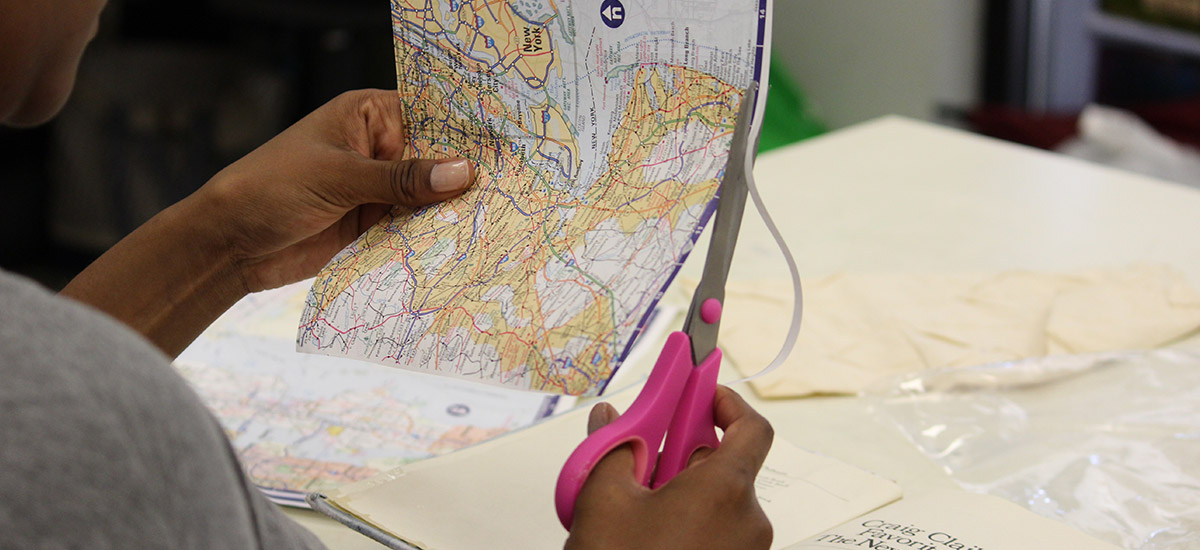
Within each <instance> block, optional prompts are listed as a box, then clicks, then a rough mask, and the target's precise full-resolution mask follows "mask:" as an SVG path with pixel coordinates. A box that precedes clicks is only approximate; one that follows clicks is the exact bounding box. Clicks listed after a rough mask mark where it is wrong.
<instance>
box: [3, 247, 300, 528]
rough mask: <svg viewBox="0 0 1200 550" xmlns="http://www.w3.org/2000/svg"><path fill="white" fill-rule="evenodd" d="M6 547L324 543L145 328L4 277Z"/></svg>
mask: <svg viewBox="0 0 1200 550" xmlns="http://www.w3.org/2000/svg"><path fill="white" fill-rule="evenodd" d="M0 311H2V312H3V317H2V318H0V499H2V501H0V548H52V549H58V548H220V549H236V548H320V547H321V544H320V542H318V541H317V540H316V538H315V537H313V535H312V534H311V533H309V532H308V531H306V530H305V529H303V528H301V527H300V526H299V525H297V524H296V523H294V522H293V521H291V520H290V519H289V518H287V517H286V516H285V515H283V514H282V513H281V512H280V511H279V510H278V509H277V508H276V507H275V505H274V504H272V503H271V502H270V501H268V500H267V499H266V498H264V497H263V495H262V494H261V493H260V492H259V491H258V490H257V489H255V488H254V487H253V486H252V485H250V483H249V482H248V481H247V479H246V476H245V475H244V472H243V470H242V468H241V465H240V464H239V463H238V459H237V456H236V454H235V453H234V451H233V449H232V448H231V447H230V445H229V442H228V440H227V439H226V438H225V435H224V433H223V432H222V430H221V427H220V425H219V424H218V422H217V420H216V418H215V417H213V415H212V413H210V412H209V411H208V409H207V408H206V407H205V406H204V404H203V403H202V402H201V400H200V398H199V397H198V396H197V395H196V393H195V392H194V391H192V389H191V388H190V387H189V386H188V384H187V382H186V381H185V380H184V379H183V378H182V377H180V376H179V374H178V373H176V372H175V370H174V369H173V368H172V367H171V365H170V360H169V359H168V358H167V357H166V356H165V355H163V354H162V353H161V352H160V351H159V350H158V349H157V348H155V347H154V346H152V345H151V344H150V343H149V342H148V341H146V340H145V339H144V338H142V337H141V336H140V335H139V334H137V333H135V332H134V331H132V330H130V329H129V328H127V327H125V326H124V325H122V324H120V323H118V322H117V321H115V320H113V319H112V318H110V317H108V316H106V315H104V314H103V313H100V312H97V311H95V310H93V309H91V308H88V307H86V306H83V305H81V304H78V303H76V302H74V301H71V300H68V299H65V298H60V297H57V296H55V295H54V294H51V293H50V292H48V291H46V290H45V289H43V288H41V287H39V286H38V285H36V284H35V283H33V282H31V281H28V280H25V279H22V278H20V277H17V276H14V275H12V274H10V273H6V272H3V271H0Z"/></svg>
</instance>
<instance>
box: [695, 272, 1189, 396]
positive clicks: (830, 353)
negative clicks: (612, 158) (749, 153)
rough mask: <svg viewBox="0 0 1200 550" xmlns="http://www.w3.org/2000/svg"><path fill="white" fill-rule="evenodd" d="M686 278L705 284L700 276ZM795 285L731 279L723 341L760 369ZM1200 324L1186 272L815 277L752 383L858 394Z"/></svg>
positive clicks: (789, 392) (1141, 341)
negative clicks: (788, 340)
mask: <svg viewBox="0 0 1200 550" xmlns="http://www.w3.org/2000/svg"><path fill="white" fill-rule="evenodd" d="M684 283H685V286H694V282H693V283H692V284H691V285H688V284H687V282H686V281H684ZM791 294H792V291H791V285H790V284H789V283H787V282H786V281H760V282H731V283H730V284H729V286H728V288H727V289H726V301H725V312H724V314H723V318H722V322H721V333H720V337H719V343H720V345H721V348H722V350H723V351H724V353H725V356H726V358H727V360H728V361H729V362H730V363H731V364H733V365H734V366H735V367H736V368H737V369H738V370H739V371H740V372H741V373H742V374H743V375H746V376H749V375H752V374H754V373H755V372H757V371H758V370H759V369H761V368H762V367H763V366H764V365H767V364H768V363H769V362H770V361H771V359H773V358H774V354H775V352H776V349H777V347H778V346H776V345H775V344H776V343H777V342H780V341H782V339H783V337H784V334H785V333H786V331H787V323H788V321H789V319H790V314H791V303H790V298H789V297H790V296H791ZM1198 332H1200V293H1198V292H1197V291H1196V290H1195V289H1194V288H1192V287H1191V286H1190V285H1189V284H1188V281H1187V278H1186V276H1185V275H1184V274H1183V273H1182V272H1180V271H1179V270H1177V269H1174V268H1172V267H1170V266H1167V265H1161V264H1136V265H1130V266H1125V267H1119V268H1097V269H1090V270H1084V271H1077V272H1067V273H1048V272H1036V271H1023V270H1013V271H1006V272H997V273H955V274H934V273H925V274H913V273H844V274H837V275H831V276H827V277H823V278H816V279H806V280H805V281H804V319H803V322H802V325H801V330H800V337H799V340H798V341H797V343H796V347H795V349H794V350H793V352H792V354H791V356H790V357H789V358H788V360H787V362H786V363H785V364H784V365H783V366H781V367H780V368H779V369H778V370H776V371H775V372H772V373H770V374H768V375H766V376H763V377H761V378H758V379H755V380H752V381H750V385H751V386H752V387H753V388H754V390H755V392H756V393H757V394H758V395H759V396H760V397H764V398H787V397H802V396H807V395H814V394H855V393H858V392H859V391H861V390H862V389H863V388H865V387H866V386H867V385H869V384H870V383H872V382H873V381H876V380H878V379H879V378H881V377H884V376H890V375H894V374H899V373H906V372H915V371H920V370H923V369H930V368H939V367H955V366H968V365H978V364H985V363H993V362H1000V361H1011V360H1017V359H1025V358H1031V357H1043V356H1049V355H1061V354H1077V353H1092V352H1106V351H1121V350H1133V349H1150V348H1156V347H1161V346H1164V345H1168V344H1171V343H1173V342H1177V341H1179V340H1182V339H1185V338H1187V337H1189V336H1192V335H1195V334H1197V333H1198Z"/></svg>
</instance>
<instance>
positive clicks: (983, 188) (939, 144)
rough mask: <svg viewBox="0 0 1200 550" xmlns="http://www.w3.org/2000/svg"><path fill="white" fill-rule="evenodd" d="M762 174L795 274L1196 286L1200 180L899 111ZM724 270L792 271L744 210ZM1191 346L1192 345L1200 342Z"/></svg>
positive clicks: (824, 414) (845, 417)
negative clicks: (1133, 276)
mask: <svg viewBox="0 0 1200 550" xmlns="http://www.w3.org/2000/svg"><path fill="white" fill-rule="evenodd" d="M755 176H756V179H757V180H758V184H759V187H760V190H761V192H762V195H763V198H764V199H765V200H766V203H767V205H768V207H769V208H770V209H771V212H772V214H773V216H774V218H775V220H776V223H777V224H778V225H779V227H780V229H781V231H782V232H783V234H784V236H785V237H786V239H787V242H788V245H789V246H790V247H791V248H792V252H793V254H794V255H795V256H796V258H797V261H798V264H799V266H800V271H801V276H802V277H813V276H821V275H826V274H831V273H836V272H862V271H870V272H908V273H942V272H954V271H998V270H1008V269H1017V268H1021V269H1031V270H1043V271H1066V270H1074V269H1080V268H1088V267H1117V266H1123V265H1126V264H1128V263H1131V262H1137V261H1148V262H1162V263H1168V264H1171V265H1174V266H1175V267H1177V268H1179V269H1180V270H1182V271H1183V272H1185V273H1186V274H1187V275H1188V277H1189V279H1190V281H1191V283H1192V284H1193V286H1195V287H1197V288H1200V191H1197V190H1195V189H1192V188H1188V187H1185V186H1182V185H1179V184H1174V183H1168V182H1162V181H1158V180H1154V179H1150V178H1146V177H1142V176H1138V175H1134V174H1130V173H1127V172H1120V171H1116V170H1112V169H1108V168H1104V167H1101V166H1096V165H1093V164H1089V163H1085V162H1083V161H1079V160H1075V159H1070V158H1067V157H1064V156H1061V155H1056V154H1053V153H1049V152H1045V151H1040V150H1035V149H1031V148H1028V147H1023V146H1019V145H1014V144H1009V143H1005V142H1001V141H997V140H993V139H989V138H985V137H980V136H976V135H973V134H969V133H966V132H962V131H959V130H954V129H949V128H943V127H939V126H934V125H930V124H926V123H922V122H917V121H913V120H909V119H904V118H897V117H886V118H882V119H877V120H874V121H870V122H866V123H863V124H860V125H857V126H853V127H850V128H847V129H843V130H839V131H836V132H832V133H830V134H827V135H824V136H821V137H818V138H813V139H810V140H806V141H804V142H801V143H799V144H796V145H793V146H790V147H788V148H785V149H780V150H776V151H772V152H770V153H768V154H765V155H762V156H761V157H760V158H759V159H758V162H757V164H756V167H755ZM705 246H706V237H705V238H703V239H702V242H701V243H700V245H699V248H698V250H697V253H695V254H692V257H691V258H690V259H689V261H688V263H687V264H686V265H685V266H684V268H683V273H684V274H685V275H692V276H698V274H699V271H700V267H701V264H702V263H703V253H702V252H703V250H704V249H705V248H704V247H705ZM733 265H734V267H733V271H732V273H731V274H730V278H731V279H732V280H754V279H757V278H776V279H783V278H786V277H787V270H786V266H785V264H784V263H783V260H782V259H781V257H780V256H779V254H778V252H777V251H776V249H775V245H774V244H773V242H772V240H771V238H770V236H769V234H768V233H767V231H766V229H765V226H764V225H763V223H762V222H761V221H760V220H759V219H758V217H757V216H756V214H755V213H754V212H753V206H752V205H748V206H747V213H746V217H745V220H744V221H743V226H742V233H741V238H740V240H739V243H738V248H737V253H736V255H735V258H734V264H733ZM764 345H771V346H776V345H778V344H777V343H775V342H771V343H765V344H764ZM1184 345H1186V346H1188V347H1193V346H1194V347H1200V338H1196V339H1193V340H1191V341H1189V342H1188V343H1185V344H1184ZM639 368H645V366H639ZM736 389H738V390H739V391H740V392H741V393H742V394H743V395H745V396H747V398H748V399H749V400H750V401H751V402H752V403H753V404H754V405H755V406H756V407H757V408H758V409H759V411H761V412H762V413H763V414H764V415H766V416H767V418H769V419H770V420H771V422H772V424H773V425H774V426H775V430H776V437H779V438H785V439H787V440H789V441H791V442H793V443H795V444H797V445H799V446H800V447H803V448H806V449H809V450H813V451H816V452H821V453H824V454H828V455H830V456H833V457H836V458H839V459H841V460H844V461H846V462H848V463H850V464H854V465H856V466H859V467H862V468H865V469H867V470H870V471H873V472H876V473H878V474H879V475H882V476H884V477H887V478H890V479H893V480H895V481H897V482H898V483H900V485H901V486H902V487H903V489H904V492H905V494H906V495H909V496H913V495H916V494H920V493H923V492H926V491H929V490H932V489H938V488H945V487H950V486H952V482H951V481H950V480H949V478H947V477H946V475H945V474H943V473H942V472H941V470H940V469H938V468H937V467H936V466H935V465H934V464H933V463H932V462H930V461H929V460H927V459H926V458H925V457H924V456H923V455H921V454H920V452H919V451H917V450H916V449H915V448H914V447H913V446H912V445H911V444H909V443H908V441H907V440H905V439H904V438H903V436H902V435H901V434H900V433H899V432H897V431H895V430H893V429H891V428H889V427H887V426H885V425H883V424H880V423H879V422H878V421H876V420H874V419H873V418H872V417H871V416H870V415H869V414H868V412H867V410H866V407H865V405H864V403H863V402H862V401H861V400H860V399H857V398H852V397H819V398H806V399H791V400H772V401H763V400H760V399H757V398H756V397H755V396H754V395H753V392H752V391H751V390H750V389H749V388H746V387H744V385H743V386H741V387H738V388H736ZM288 515H290V516H291V517H292V518H294V519H296V520H297V521H299V522H300V523H301V524H303V525H304V526H305V527H308V528H309V529H311V530H312V531H314V532H315V533H316V534H317V535H318V536H319V537H320V538H321V539H322V540H323V541H325V542H326V544H328V545H329V546H330V547H331V548H334V549H339V550H340V549H367V548H371V549H379V548H382V546H381V545H379V544H377V543H375V542H373V541H371V540H370V539H368V538H366V537H364V536H362V535H359V534H357V533H355V532H353V531H350V530H349V529H346V528H344V527H342V526H341V525H340V524H337V523H336V522H334V521H332V520H329V519H327V518H325V517H324V516H320V515H318V514H315V513H313V512H309V511H306V510H297V509H288Z"/></svg>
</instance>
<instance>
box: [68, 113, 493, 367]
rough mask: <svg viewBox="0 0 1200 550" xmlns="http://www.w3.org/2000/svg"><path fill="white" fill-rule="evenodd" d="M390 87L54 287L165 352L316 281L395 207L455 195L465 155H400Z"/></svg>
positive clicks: (319, 122) (174, 209) (258, 157)
mask: <svg viewBox="0 0 1200 550" xmlns="http://www.w3.org/2000/svg"><path fill="white" fill-rule="evenodd" d="M400 109H401V107H400V98H399V97H398V96H397V95H396V92H395V91H384V90H362V91H356V92H347V93H345V94H342V95H341V96H338V97H337V98H336V99H334V100H332V101H330V102H329V103H327V104H325V105H324V106H322V107H321V108H319V109H317V110H316V111H314V112H313V113H312V114H310V115H308V116H307V117H305V118H304V119H303V120H301V121H299V122H297V123H296V124H295V125H293V126H292V127H291V128H288V129H287V130H285V131H284V132H283V133H281V134H279V135H278V136H276V137H275V138H274V139H272V140H271V141H268V142H267V143H266V144H264V145H263V146H261V147H259V148H258V149H256V150H254V151H253V152H251V153H250V154H249V155H246V156H245V157H244V158H242V159H241V160H239V161H237V162H235V163H233V164H232V165H230V166H229V167H228V168H226V169H224V170H222V171H221V172H220V173H218V174H217V175H216V176H214V177H213V178H212V179H211V180H209V182H208V183H206V184H205V185H204V186H203V187H201V188H200V189H198V190H197V191H196V192H195V193H192V194H191V195H190V196H188V197H187V198H186V199H184V200H182V201H180V202H178V203H176V204H174V205H172V206H171V207H170V208H167V209H166V210H164V211H162V212H160V213H159V214H158V215H157V216H155V217H154V218H152V219H151V220H150V221H148V222H146V223H145V224H143V225H142V226H141V227H139V228H137V230H135V231H134V232H133V233H130V234H129V235H128V236H127V237H125V238H124V239H122V240H121V242H119V243H117V244H116V246H113V247H112V248H111V249H110V250H109V251H108V252H105V253H104V255H103V256H101V257H100V258H98V259H97V260H96V261H95V262H93V263H92V265H90V266H88V268H87V269H85V270H84V271H83V272H82V273H80V274H79V275H78V276H76V277H75V278H74V279H73V280H72V281H71V282H70V283H69V284H68V285H67V286H66V287H65V288H63V290H62V294H63V295H64V296H68V297H70V298H73V299H75V300H78V301H80V302H83V303H86V304H89V305H91V306H92V307H94V308H96V309H99V310H101V311H103V312H105V313H107V314H109V315H110V316H112V317H113V318H115V319H117V320H119V321H121V322H123V323H125V324H126V325H128V326H129V327H130V328H132V329H134V330H136V331H138V332H140V333H141V334H142V335H143V336H145V337H146V338H147V339H149V340H150V341H151V342H153V343H154V344H155V345H156V346H158V347H159V348H160V349H161V350H162V351H164V352H165V353H166V354H167V355H168V356H175V355H177V354H178V353H179V352H180V351H182V350H183V349H184V348H185V347H187V346H188V344H190V343H191V342H192V340H194V339H195V338H196V336H198V335H199V334H200V333H201V332H202V331H203V330H204V329H205V328H207V327H208V325H209V324H210V323H212V321H213V320H214V319H216V318H217V316H219V315H221V314H222V313H224V312H225V310H226V309H228V308H229V306H231V305H233V304H234V303H235V302H237V301H238V300H239V299H241V298H242V297H243V296H245V295H246V294H247V293H249V292H255V291H259V290H265V289H268V288H274V287H278V286H282V285H285V284H287V283H291V282H295V281H299V280H301V279H305V278H307V277H311V276H313V275H316V273H317V271H318V270H319V269H320V268H321V267H322V266H324V265H325V264H326V263H327V262H328V261H329V260H330V258H332V257H333V255H334V254H336V253H337V252H338V251H339V250H341V249H342V248H343V247H345V246H346V245H347V244H350V242H351V241H352V240H354V238H356V237H357V236H358V235H360V234H361V233H362V232H363V231H365V230H366V229H367V228H369V227H370V226H371V225H373V224H374V223H375V222H377V221H379V219H380V218H381V217H383V215H384V214H385V213H387V212H388V210H389V209H391V208H393V207H395V206H401V207H410V208H413V207H418V206H422V205H425V204H429V203H431V202H435V201H440V200H444V199H448V198H451V197H454V196H456V195H458V194H459V193H461V192H462V191H463V189H466V188H467V187H468V186H470V185H471V183H472V182H473V181H474V179H475V170H474V168H473V167H472V166H471V164H470V163H468V162H467V161H466V160H463V159H445V160H407V159H401V158H400V154H401V152H402V151H403V150H404V145H405V141H404V140H405V132H404V125H403V118H402V117H401V112H400Z"/></svg>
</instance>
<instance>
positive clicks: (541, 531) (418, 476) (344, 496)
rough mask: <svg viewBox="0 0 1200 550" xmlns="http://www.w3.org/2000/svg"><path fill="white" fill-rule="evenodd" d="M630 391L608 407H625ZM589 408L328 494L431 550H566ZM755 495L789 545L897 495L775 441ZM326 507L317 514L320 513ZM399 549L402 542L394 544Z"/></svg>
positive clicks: (378, 527) (390, 533)
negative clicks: (567, 505) (575, 464)
mask: <svg viewBox="0 0 1200 550" xmlns="http://www.w3.org/2000/svg"><path fill="white" fill-rule="evenodd" d="M632 398H633V392H632V391H629V390H626V391H623V392H619V393H618V394H617V395H616V396H615V397H612V398H610V399H609V401H610V402H612V403H613V404H614V406H616V407H617V408H618V410H622V409H624V408H625V406H626V405H627V404H628V403H629V402H630V401H632ZM586 426H587V408H586V407H582V408H577V409H574V410H572V411H569V412H566V413H563V414H562V415H559V416H556V417H554V418H552V419H549V420H546V421H544V422H542V423H541V424H537V425H535V426H533V427H530V428H526V429H524V430H521V431H517V432H513V433H510V434H508V435H505V436H501V437H500V438H497V439H494V440H492V441H489V442H487V443H483V444H480V445H477V446H475V447H470V448H467V449H463V450H461V451H458V452H455V453H452V454H449V455H445V456H442V457H438V458H434V459H430V460H427V461H424V462H420V463H417V464H414V465H412V466H409V467H406V468H402V469H397V470H393V471H391V472H388V473H386V474H383V475H380V476H378V477H375V478H373V479H369V480H365V481H362V482H359V483H355V484H351V485H348V486H345V487H342V488H340V489H339V490H335V491H332V492H329V493H327V494H326V495H325V496H326V497H327V498H326V501H325V502H327V503H328V504H331V505H332V506H334V507H336V508H337V509H339V510H340V511H342V512H345V513H346V514H348V516H349V517H340V518H338V519H339V520H341V521H344V522H346V523H351V524H355V525H357V524H358V522H362V523H365V524H366V525H367V526H369V527H370V528H368V529H363V528H362V526H361V525H357V527H358V528H359V529H360V530H363V531H373V532H374V535H375V536H378V537H380V538H386V539H389V542H390V543H392V544H395V540H391V537H394V538H395V539H398V540H400V541H404V542H405V543H407V544H409V545H412V546H415V547H418V548H423V549H428V550H454V549H472V548H555V547H559V548H561V547H562V544H563V542H564V541H565V540H566V537H567V532H566V530H564V529H563V528H562V526H561V525H560V524H559V522H558V519H557V516H556V515H555V511H554V486H555V482H556V480H557V477H558V472H559V469H560V468H561V467H562V465H563V463H564V462H566V459H567V456H568V455H570V453H571V451H573V450H574V448H575V446H576V445H577V444H578V443H579V442H580V441H582V440H583V438H584V436H585V434H586ZM756 492H757V495H758V498H759V501H760V502H761V504H762V507H763V510H764V511H765V512H766V514H767V516H768V517H769V518H770V519H771V523H772V524H773V525H774V528H775V544H774V546H773V547H774V548H784V547H786V546H787V545H790V544H793V543H796V542H799V541H802V540H804V539H805V538H808V537H810V536H812V535H814V534H817V533H820V532H821V531H822V530H825V529H828V528H830V527H832V526H836V525H838V524H840V523H842V522H845V521H847V520H850V519H852V518H854V517H857V516H859V515H861V514H863V513H866V512H868V511H871V510H873V509H875V508H878V507H880V506H882V505H884V504H887V503H889V502H892V501H894V500H896V499H897V498H899V497H900V489H899V487H898V486H897V485H896V484H895V483H893V482H891V481H888V480H885V479H882V478H880V477H877V476H875V475H873V474H871V473H868V472H865V471H862V470H859V469H857V468H855V467H852V466H850V465H848V464H845V463H842V462H840V461H838V460H836V459H833V458H830V457H826V456H821V455H817V454H813V453H809V452H806V451H803V450H800V449H798V448H797V447H795V446H794V445H791V444H790V443H788V442H787V441H783V440H781V439H779V438H776V440H775V443H774V445H773V446H772V448H771V452H770V454H769V455H768V456H767V460H766V463H765V465H764V466H763V469H762V471H761V472H760V473H759V476H758V481H757V483H756ZM318 508H319V507H318ZM397 546H398V545H397Z"/></svg>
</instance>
